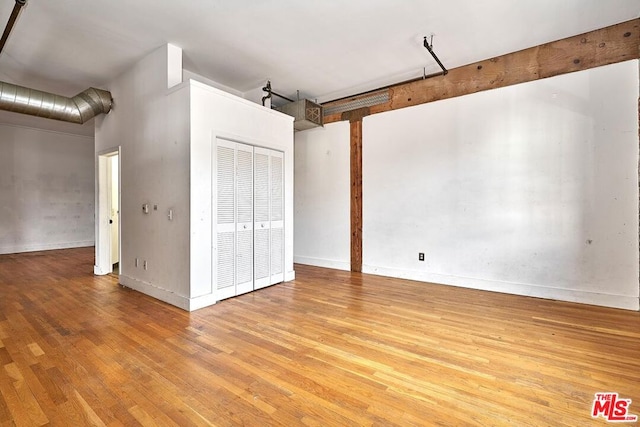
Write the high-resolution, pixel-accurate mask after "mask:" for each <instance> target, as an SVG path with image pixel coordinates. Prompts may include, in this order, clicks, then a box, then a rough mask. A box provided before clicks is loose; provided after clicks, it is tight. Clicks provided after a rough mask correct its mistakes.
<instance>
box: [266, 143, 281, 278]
mask: <svg viewBox="0 0 640 427" xmlns="http://www.w3.org/2000/svg"><path fill="white" fill-rule="evenodd" d="M269 158H270V169H271V174H270V175H271V177H270V178H271V179H270V181H271V182H270V187H271V191H270V192H271V198H270V199H271V249H270V258H271V279H270V284H272V285H273V284H275V283H280V282H284V153H282V152H280V151H271V153H270V157H269Z"/></svg>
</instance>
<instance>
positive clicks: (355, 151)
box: [344, 108, 369, 273]
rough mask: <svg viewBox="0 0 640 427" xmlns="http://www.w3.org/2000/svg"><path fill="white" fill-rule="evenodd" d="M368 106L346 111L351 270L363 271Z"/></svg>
mask: <svg viewBox="0 0 640 427" xmlns="http://www.w3.org/2000/svg"><path fill="white" fill-rule="evenodd" d="M367 115H369V109H368V108H360V109H358V110H354V111H350V112H348V113H345V118H344V119H345V120H349V122H350V125H351V129H350V131H351V137H350V140H351V271H354V272H358V273H359V272H361V271H362V119H363V118H364V117H365V116H367Z"/></svg>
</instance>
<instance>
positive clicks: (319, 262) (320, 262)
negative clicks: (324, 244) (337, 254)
mask: <svg viewBox="0 0 640 427" xmlns="http://www.w3.org/2000/svg"><path fill="white" fill-rule="evenodd" d="M293 262H294V263H296V264H305V265H313V266H315V267H324V268H333V269H335V270H344V271H350V270H351V263H350V262H348V261H336V260H331V259H325V258H313V257H304V256H294V257H293Z"/></svg>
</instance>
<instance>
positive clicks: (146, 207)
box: [142, 203, 149, 214]
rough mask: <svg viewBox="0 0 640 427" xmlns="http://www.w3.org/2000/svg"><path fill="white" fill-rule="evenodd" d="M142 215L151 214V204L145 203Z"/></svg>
mask: <svg viewBox="0 0 640 427" xmlns="http://www.w3.org/2000/svg"><path fill="white" fill-rule="evenodd" d="M142 213H146V214H148V213H149V203H144V204H143V205H142Z"/></svg>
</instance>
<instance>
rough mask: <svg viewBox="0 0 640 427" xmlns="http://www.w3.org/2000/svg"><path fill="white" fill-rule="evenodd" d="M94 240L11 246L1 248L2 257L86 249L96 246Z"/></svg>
mask: <svg viewBox="0 0 640 427" xmlns="http://www.w3.org/2000/svg"><path fill="white" fill-rule="evenodd" d="M94 245H95V241H94V240H81V241H77V242H58V243H32V244H28V245H9V246H0V255H2V254H18V253H22V252H37V251H51V250H55V249H70V248H86V247H88V246H94Z"/></svg>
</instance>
